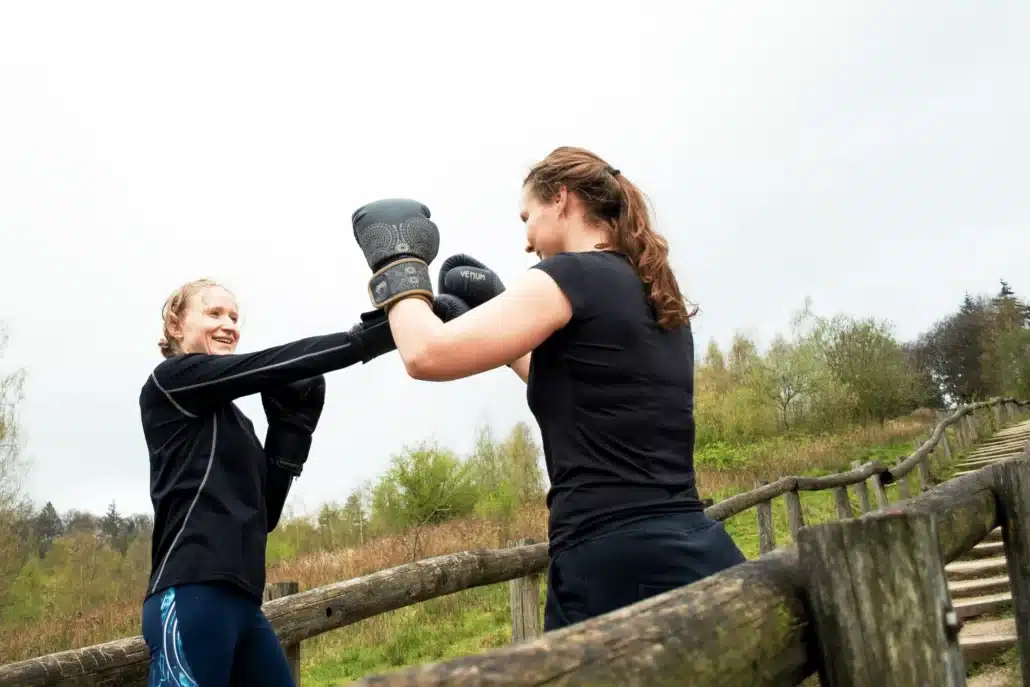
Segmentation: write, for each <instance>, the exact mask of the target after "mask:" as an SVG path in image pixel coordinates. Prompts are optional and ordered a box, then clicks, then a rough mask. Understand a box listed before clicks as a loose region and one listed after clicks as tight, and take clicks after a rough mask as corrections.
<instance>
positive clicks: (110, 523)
mask: <svg viewBox="0 0 1030 687" xmlns="http://www.w3.org/2000/svg"><path fill="white" fill-rule="evenodd" d="M127 530H128V528H127V527H126V523H125V521H124V520H123V519H122V516H121V515H120V514H119V513H118V508H117V506H115V503H114V501H112V502H111V503H110V505H108V507H107V513H105V514H104V517H103V519H101V521H100V531H101V533H102V534H104V536H106V537H107V540H108V541H109V542H110V543H111V548H113V549H114V550H116V551H118V553H120V554H122V555H125V551H126V549H128V548H129V537H128V536H127V535H128V532H127Z"/></svg>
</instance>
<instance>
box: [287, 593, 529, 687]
mask: <svg viewBox="0 0 1030 687" xmlns="http://www.w3.org/2000/svg"><path fill="white" fill-rule="evenodd" d="M541 587H543V585H541ZM542 605H543V589H541V607H542ZM510 642H511V628H510V624H509V611H508V586H507V585H506V584H496V585H490V586H488V587H480V588H478V589H470V590H467V591H464V592H459V593H457V594H452V595H450V596H446V597H442V598H439V599H433V600H431V601H427V602H424V603H421V604H417V605H415V606H408V607H406V608H402V609H398V610H396V611H392V612H390V613H384V614H383V615H380V616H375V617H373V618H369V619H368V620H363V621H361V622H359V623H356V624H354V625H350V626H348V627H344V628H341V629H339V630H334V631H333V632H329V633H326V634H324V635H321V636H319V637H317V638H314V639H311V640H308V641H306V642H304V643H303V645H302V649H301V651H302V656H301V660H302V671H303V682H304V684H305V685H316V686H319V687H321V686H328V685H341V684H346V683H347V682H350V681H352V680H356V679H358V678H360V677H364V676H367V675H370V674H372V673H378V672H385V671H390V670H394V669H397V668H401V667H404V666H410V665H417V664H421V663H429V662H433V661H439V660H446V659H450V658H457V657H459V656H467V655H469V654H476V653H480V652H482V651H486V650H488V649H492V648H496V647H501V646H504V645H506V644H509V643H510Z"/></svg>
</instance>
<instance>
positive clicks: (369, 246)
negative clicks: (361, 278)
mask: <svg viewBox="0 0 1030 687" xmlns="http://www.w3.org/2000/svg"><path fill="white" fill-rule="evenodd" d="M351 224H352V225H353V227H354V238H355V239H356V240H357V242H358V245H359V246H361V250H362V252H363V253H364V254H365V260H366V261H367V262H368V266H369V267H371V268H372V272H373V274H372V278H371V279H369V281H368V295H369V298H370V299H371V300H372V305H373V306H374V307H376V308H384V309H385V308H387V307H388V306H389V305H390V304H392V303H394V302H396V301H398V300H400V299H402V298H407V297H409V296H419V297H421V298H424V299H425V300H426V301H427V302H429V303H430V304H432V302H433V283H432V279H431V278H430V276H429V263H431V262H432V261H433V260H434V259H435V258H436V254H437V251H439V249H440V232H439V230H438V229H437V228H436V224H434V223H433V222H432V221H430V219H429V208H427V207H426V206H425V205H423V204H422V203H419V202H418V201H414V200H407V199H403V198H399V199H395V198H389V199H385V200H377V201H375V202H373V203H369V204H368V205H363V206H362V207H360V208H358V209H357V210H355V211H354V214H353V215H351Z"/></svg>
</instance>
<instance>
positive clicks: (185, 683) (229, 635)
mask: <svg viewBox="0 0 1030 687" xmlns="http://www.w3.org/2000/svg"><path fill="white" fill-rule="evenodd" d="M143 639H144V640H145V641H146V643H147V647H148V648H149V649H150V674H149V676H148V680H147V685H148V687H230V686H231V687H245V686H246V687H294V683H293V674H292V673H291V672H290V666H289V663H287V662H286V655H285V653H283V649H282V646H281V645H280V644H279V638H278V637H276V636H275V631H274V630H273V629H272V625H271V623H269V622H268V618H266V617H265V615H264V613H262V612H261V604H260V603H259V602H257V601H255V600H254V599H252V598H250V597H248V596H246V595H244V594H243V593H242V592H240V591H238V590H236V589H235V588H234V587H230V586H228V585H223V584H185V585H180V586H177V587H172V588H170V589H166V590H164V591H163V592H159V593H157V594H154V595H153V596H151V597H149V598H148V599H147V600H146V601H145V602H144V603H143Z"/></svg>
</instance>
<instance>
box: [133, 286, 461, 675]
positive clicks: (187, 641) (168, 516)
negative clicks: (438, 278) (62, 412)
mask: <svg viewBox="0 0 1030 687" xmlns="http://www.w3.org/2000/svg"><path fill="white" fill-rule="evenodd" d="M462 307H463V306H462V304H461V303H460V302H459V301H458V299H456V298H449V297H441V298H439V299H436V300H435V302H434V311H435V312H437V313H438V314H439V315H440V316H441V317H443V318H445V319H450V318H451V317H454V316H456V315H457V314H459V313H460V312H461V310H462ZM162 316H163V319H164V336H163V338H162V339H161V342H160V350H161V353H162V354H163V355H164V358H165V359H164V361H162V362H161V363H160V364H158V365H157V366H156V367H155V368H154V370H153V371H152V372H151V373H150V375H149V376H148V378H147V380H146V383H145V384H144V385H143V388H142V390H141V391H140V397H139V403H140V414H141V418H142V422H143V434H144V437H145V439H146V443H147V448H148V451H149V454H150V493H151V501H152V502H153V506H154V535H153V542H152V550H151V557H152V570H151V576H150V583H149V587H148V589H147V594H146V598H145V600H144V603H143V611H142V621H143V636H144V639H145V640H146V643H147V646H148V647H149V649H150V652H151V663H150V674H149V682H148V684H149V685H150V686H151V687H157V686H162V687H163V686H165V685H174V686H176V687H179V686H181V685H199V687H222V686H225V685H248V686H251V687H252V686H260V685H269V686H276V687H279V686H282V685H293V680H292V677H291V673H290V670H289V667H288V665H287V663H286V659H285V657H284V655H283V652H282V649H281V647H280V645H279V641H278V639H277V638H276V636H275V633H274V632H273V630H272V626H271V625H270V624H269V622H268V619H267V618H266V617H265V616H264V614H263V613H262V611H261V597H262V591H263V589H264V584H265V543H266V537H267V534H268V532H270V531H271V530H272V529H274V528H275V526H276V524H277V523H278V521H279V517H280V514H281V512H282V508H283V504H284V502H285V500H286V496H287V493H288V491H289V489H290V485H291V484H292V482H293V480H294V479H295V478H297V477H299V476H300V475H301V473H302V471H303V467H304V464H305V462H306V461H307V458H308V451H309V449H310V447H311V437H312V434H313V433H314V431H315V428H316V426H317V424H318V421H319V417H320V415H321V412H322V405H323V401H324V399H325V378H324V377H323V375H324V374H326V373H327V372H331V371H333V370H339V369H341V368H345V367H348V366H350V365H354V364H355V363H358V362H362V363H365V362H368V361H369V360H372V359H373V358H376V357H378V356H380V355H383V354H384V353H387V352H389V351H392V350H394V349H395V345H394V342H393V337H392V334H391V332H390V326H389V323H388V322H387V320H386V318H385V316H383V315H382V314H380V313H378V312H371V313H366V314H363V315H362V317H361V322H360V323H358V324H356V325H355V326H354V327H353V328H351V329H350V330H349V331H343V332H337V333H332V334H325V335H321V336H312V337H308V338H303V339H299V340H297V341H292V342H289V343H286V344H283V345H280V346H273V347H271V348H266V349H264V350H259V351H255V352H253V353H237V352H236V347H237V345H238V343H239V340H240V327H239V312H238V308H237V302H236V298H235V297H234V295H233V294H232V293H231V292H230V291H229V290H228V289H226V288H224V287H222V286H221V285H219V284H217V283H215V282H213V281H210V280H206V279H202V280H198V281H194V282H190V283H188V284H185V285H183V286H182V287H181V288H179V289H176V291H175V292H174V293H173V294H172V295H171V296H170V297H169V298H168V300H167V301H166V302H165V305H164V308H163V310H162ZM257 393H259V394H261V401H262V405H263V407H264V411H265V414H266V416H267V419H268V431H267V433H266V435H265V440H264V443H263V444H262V442H261V441H260V440H259V438H258V436H257V435H256V434H255V431H254V425H253V423H252V422H251V421H250V419H248V418H247V417H246V416H245V415H244V414H243V413H242V412H241V411H240V409H239V408H238V407H237V406H236V404H235V403H234V401H235V400H236V399H238V398H241V397H243V396H248V395H251V394H257Z"/></svg>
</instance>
